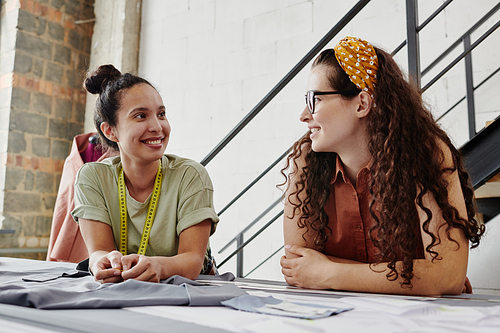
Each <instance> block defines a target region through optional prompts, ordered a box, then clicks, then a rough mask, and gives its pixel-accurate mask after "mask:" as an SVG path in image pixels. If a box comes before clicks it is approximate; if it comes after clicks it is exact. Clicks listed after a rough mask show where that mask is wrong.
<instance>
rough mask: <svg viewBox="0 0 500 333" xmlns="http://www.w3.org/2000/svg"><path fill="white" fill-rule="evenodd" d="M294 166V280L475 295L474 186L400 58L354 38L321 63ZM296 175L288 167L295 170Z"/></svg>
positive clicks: (289, 213) (289, 192)
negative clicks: (470, 268)
mask: <svg viewBox="0 0 500 333" xmlns="http://www.w3.org/2000/svg"><path fill="white" fill-rule="evenodd" d="M307 90H308V91H307V94H306V104H307V105H306V107H305V109H304V110H303V111H302V113H301V115H300V120H301V121H303V122H305V123H306V124H307V126H308V128H309V132H308V133H307V134H306V135H305V136H304V137H302V138H301V139H300V140H299V141H298V142H296V143H295V145H294V147H293V150H292V152H291V154H290V155H289V156H288V159H287V164H286V166H285V168H284V169H283V171H282V172H283V173H284V172H285V170H288V174H286V191H285V194H284V199H285V217H284V236H285V244H286V245H285V252H286V253H285V256H283V257H282V258H281V266H282V272H283V274H284V276H285V280H286V281H287V282H288V283H289V284H291V285H294V286H299V287H305V288H313V289H337V290H350V291H360V292H376V293H391V294H418V295H442V294H460V293H461V292H471V291H472V288H471V285H470V283H469V281H468V279H467V277H466V273H467V261H468V248H469V243H470V245H471V246H472V247H475V246H477V245H478V244H479V240H480V237H481V235H482V234H483V232H484V226H483V225H481V224H480V223H478V222H477V221H476V220H475V219H474V215H475V213H474V199H473V190H472V188H471V186H470V184H469V176H468V174H467V172H466V171H465V170H464V167H463V165H462V162H461V159H460V154H459V152H458V151H457V149H456V148H455V147H454V146H453V144H452V143H451V141H450V139H449V137H448V136H447V135H446V133H445V132H444V131H443V130H442V129H440V128H439V126H438V125H437V124H436V122H435V121H434V120H433V118H432V115H431V113H430V112H429V110H428V109H427V108H426V107H425V106H424V103H423V101H422V98H421V95H420V93H419V91H418V89H417V88H416V87H415V86H414V85H412V84H411V83H409V82H408V81H407V80H406V79H405V77H404V76H403V74H402V72H401V70H400V69H399V67H398V65H397V64H396V63H395V61H394V60H393V58H392V56H391V55H389V54H388V53H386V52H384V51H383V50H381V49H379V48H377V47H374V46H372V45H370V43H368V42H366V41H364V40H361V39H359V38H353V37H346V38H344V39H343V40H341V41H340V43H339V44H337V45H336V46H335V47H334V48H333V49H328V50H324V51H323V52H322V53H321V54H320V55H319V56H318V57H317V58H316V60H315V61H314V63H313V65H312V70H311V74H310V76H309V81H308V85H307ZM284 174H285V173H284Z"/></svg>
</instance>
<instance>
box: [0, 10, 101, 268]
mask: <svg viewBox="0 0 500 333" xmlns="http://www.w3.org/2000/svg"><path fill="white" fill-rule="evenodd" d="M1 9H2V12H1V18H0V22H1V25H2V27H1V31H0V33H1V37H2V39H1V41H2V42H1V44H0V53H1V60H2V61H1V72H0V75H1V76H0V98H1V102H0V193H2V194H3V197H1V196H0V204H1V207H2V208H3V209H2V212H1V214H2V216H1V217H2V219H3V221H2V222H1V223H2V228H4V229H15V233H14V234H12V235H7V236H6V235H0V248H3V249H6V248H10V249H25V250H26V251H25V252H30V250H29V248H31V249H32V250H33V251H31V252H34V253H32V254H30V255H25V256H26V257H33V258H40V259H42V258H45V253H44V249H46V247H47V245H48V240H49V232H50V226H51V221H52V213H53V208H54V203H55V199H56V195H57V189H58V184H59V180H60V176H61V172H62V168H63V164H64V159H65V158H66V157H67V155H68V153H69V150H70V147H71V142H72V139H73V137H74V136H75V135H76V134H79V133H82V132H83V128H84V126H83V123H84V118H85V102H86V96H85V92H84V91H83V89H82V88H81V85H82V82H83V79H84V77H85V73H86V71H87V69H88V64H89V58H90V49H91V36H92V32H93V22H90V23H89V22H88V21H86V20H89V19H93V18H94V12H93V0H8V1H2V8H1ZM82 21H83V22H84V23H80V22H82ZM5 251H8V250H4V251H3V255H5ZM13 252H15V251H13ZM16 256H19V255H16Z"/></svg>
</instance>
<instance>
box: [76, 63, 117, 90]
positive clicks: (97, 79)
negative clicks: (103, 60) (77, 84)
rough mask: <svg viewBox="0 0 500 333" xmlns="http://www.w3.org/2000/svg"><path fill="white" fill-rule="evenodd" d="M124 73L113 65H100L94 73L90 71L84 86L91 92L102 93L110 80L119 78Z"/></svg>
mask: <svg viewBox="0 0 500 333" xmlns="http://www.w3.org/2000/svg"><path fill="white" fill-rule="evenodd" d="M121 75H122V73H121V72H120V71H119V70H118V69H116V68H115V66H113V65H102V66H99V68H98V69H96V70H95V71H94V72H93V73H90V74H89V75H88V76H87V78H86V79H85V81H84V82H83V86H84V87H85V89H86V90H87V91H88V92H89V93H91V94H100V93H101V92H102V91H103V90H104V88H105V87H106V85H107V84H108V82H110V81H114V80H116V79H118V78H119V77H120V76H121Z"/></svg>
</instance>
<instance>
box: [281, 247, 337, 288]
mask: <svg viewBox="0 0 500 333" xmlns="http://www.w3.org/2000/svg"><path fill="white" fill-rule="evenodd" d="M285 249H286V250H287V251H288V252H289V253H291V254H293V255H296V256H298V257H297V258H293V259H287V257H286V256H283V257H281V260H280V264H281V267H282V269H281V272H282V273H283V275H284V276H285V280H286V282H287V283H288V284H289V285H292V286H296V287H301V288H310V289H331V288H332V286H331V283H330V281H331V280H330V278H332V275H331V274H332V270H331V266H332V265H335V264H336V263H334V262H332V261H331V260H329V259H328V257H327V256H325V255H324V254H322V253H321V252H318V251H316V250H313V249H309V248H306V247H302V246H298V245H286V246H285Z"/></svg>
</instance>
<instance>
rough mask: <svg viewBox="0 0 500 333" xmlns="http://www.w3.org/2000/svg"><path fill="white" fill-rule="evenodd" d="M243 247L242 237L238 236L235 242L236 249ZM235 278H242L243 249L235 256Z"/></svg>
mask: <svg viewBox="0 0 500 333" xmlns="http://www.w3.org/2000/svg"><path fill="white" fill-rule="evenodd" d="M241 245H243V235H242V234H240V235H239V236H238V239H237V240H236V248H239V247H240V246H241ZM236 277H239V278H241V277H243V249H241V250H240V252H238V254H236Z"/></svg>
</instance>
